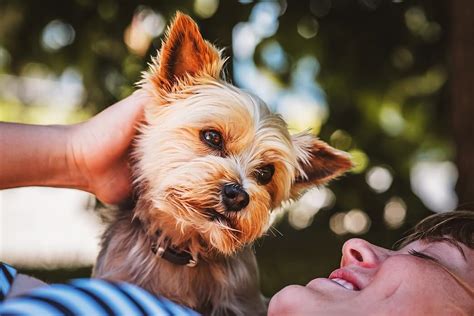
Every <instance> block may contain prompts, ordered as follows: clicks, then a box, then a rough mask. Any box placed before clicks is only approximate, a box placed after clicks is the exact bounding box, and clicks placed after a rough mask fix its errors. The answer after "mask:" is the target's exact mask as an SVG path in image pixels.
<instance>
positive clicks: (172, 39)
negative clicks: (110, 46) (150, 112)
mask: <svg viewBox="0 0 474 316" xmlns="http://www.w3.org/2000/svg"><path fill="white" fill-rule="evenodd" d="M222 64H223V61H222V59H221V57H220V54H219V51H218V50H217V49H216V48H215V47H214V46H213V45H212V44H210V43H209V42H207V41H206V40H204V39H203V38H202V35H201V33H200V32H199V28H198V26H197V24H196V22H194V21H193V19H191V18H190V17H189V16H187V15H185V14H183V13H181V12H178V13H177V14H176V17H175V18H174V20H173V22H172V23H171V25H170V26H169V28H168V30H167V32H166V38H165V40H164V41H163V44H162V47H161V50H160V52H159V54H158V56H157V57H156V60H154V65H153V66H152V69H151V70H150V72H149V73H148V79H149V80H151V82H152V83H154V84H155V86H156V87H157V88H158V89H164V90H168V91H170V90H173V87H174V86H175V85H177V84H178V83H179V82H180V81H181V80H183V79H186V78H188V77H189V76H191V77H193V76H202V75H206V76H211V77H213V78H216V79H218V78H219V76H220V72H221V69H222Z"/></svg>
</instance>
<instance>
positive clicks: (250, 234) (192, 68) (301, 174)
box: [94, 14, 351, 315]
mask: <svg viewBox="0 0 474 316" xmlns="http://www.w3.org/2000/svg"><path fill="white" fill-rule="evenodd" d="M167 34H168V35H167V39H166V40H165V41H164V43H163V47H162V50H161V51H160V53H159V56H158V57H157V58H156V60H155V61H154V64H153V65H152V66H151V69H150V71H149V72H147V73H146V74H145V76H144V79H143V80H142V82H141V89H143V90H144V91H145V93H147V94H148V95H149V97H150V102H149V104H148V105H147V107H146V111H145V117H146V122H145V123H144V124H143V125H142V126H141V128H140V136H139V137H138V138H137V140H136V150H135V152H134V158H135V161H136V163H135V165H134V171H135V183H136V185H137V187H138V190H139V201H138V203H137V206H136V207H135V209H134V210H133V212H128V213H124V214H122V215H120V216H119V217H118V218H117V219H116V220H115V222H114V223H113V224H112V225H111V226H110V227H109V229H108V230H107V232H106V233H105V235H104V237H103V243H102V250H101V253H100V254H99V258H98V261H97V264H96V267H95V270H94V274H95V276H97V277H101V278H106V279H111V280H124V281H128V282H132V283H135V284H138V285H140V286H142V287H143V288H145V289H147V290H149V291H150V292H152V293H154V294H156V295H163V296H165V297H167V298H169V299H171V300H173V301H175V302H177V303H180V304H184V305H186V306H189V307H191V308H194V309H196V310H198V311H200V312H203V313H205V314H212V315H226V314H231V315H256V314H264V313H265V304H264V302H263V300H262V297H261V295H260V293H259V290H258V288H259V287H258V271H257V266H256V261H255V256H254V254H253V253H252V250H251V245H252V243H253V242H254V241H255V240H256V239H257V238H258V237H260V236H262V234H263V233H264V232H265V229H266V228H267V227H268V222H269V217H270V212H271V209H272V208H274V207H277V206H279V205H280V204H281V203H282V202H283V201H285V200H288V199H289V198H290V197H292V196H294V195H295V194H298V192H301V191H302V190H305V189H307V188H309V187H311V186H314V185H319V184H321V183H323V182H327V181H328V180H329V179H331V178H333V177H335V176H338V175H340V174H341V173H342V172H343V171H345V170H346V169H348V168H349V167H350V166H351V164H350V161H349V159H348V158H347V157H346V156H345V155H344V154H341V153H339V152H337V151H336V150H334V149H332V148H331V147H329V146H328V145H326V144H324V143H323V142H321V141H319V140H317V139H316V138H315V137H314V136H311V135H310V134H308V133H303V134H300V135H296V136H293V137H292V136H290V135H289V133H288V130H287V127H286V124H285V122H284V121H283V120H282V119H281V117H280V116H278V115H276V114H273V113H271V112H270V111H269V110H268V108H267V106H266V105H265V104H264V103H263V101H261V100H260V99H259V98H258V97H256V96H253V95H251V94H248V93H246V92H243V91H242V90H240V89H237V88H235V87H234V86H232V85H230V84H229V83H226V82H225V81H223V80H222V79H221V77H220V75H221V72H222V65H223V63H224V61H223V60H222V59H221V57H220V55H219V53H218V50H217V49H216V48H215V47H213V46H212V45H211V44H209V43H208V42H206V41H204V40H203V39H202V37H201V35H200V34H199V31H198V29H197V26H196V24H195V23H194V22H193V21H192V20H191V19H190V18H189V17H187V16H185V15H182V14H178V15H177V17H176V18H175V20H174V22H173V23H172V26H171V27H170V29H169V30H168V32H167ZM191 48H192V49H191ZM209 129H212V130H216V131H219V132H220V133H221V134H222V137H223V140H224V149H223V150H222V151H221V152H220V151H216V149H212V148H210V147H209V146H208V145H207V144H205V143H204V142H203V141H202V140H201V138H200V133H201V131H202V130H209ZM267 164H273V166H274V167H275V173H274V175H273V178H272V180H271V181H270V183H268V184H266V185H260V184H259V183H258V182H257V180H256V178H255V172H256V170H257V169H258V168H261V167H262V166H264V165H267ZM228 183H239V184H241V185H242V187H243V188H244V189H245V191H246V192H247V193H248V195H249V197H250V203H249V204H248V205H247V206H246V207H245V208H244V209H242V210H241V211H238V212H229V211H226V209H225V207H224V205H223V203H222V201H221V192H222V187H223V186H224V185H225V184H228ZM208 209H213V210H215V211H216V212H218V213H220V214H222V215H224V216H225V220H223V219H217V220H216V219H214V220H213V219H211V218H210V217H209V214H208V213H207V212H206V210H208ZM157 231H160V232H161V234H160V235H159V236H157V235H156V232H157ZM154 242H157V243H158V244H159V245H163V246H166V245H173V247H175V248H177V249H181V250H186V251H189V252H190V253H191V254H192V255H193V257H194V258H197V259H198V260H199V262H198V265H197V266H196V267H187V266H179V265H175V264H172V263H170V262H168V261H166V260H163V259H161V258H159V257H157V256H155V255H154V254H153V252H152V251H151V245H152V243H154Z"/></svg>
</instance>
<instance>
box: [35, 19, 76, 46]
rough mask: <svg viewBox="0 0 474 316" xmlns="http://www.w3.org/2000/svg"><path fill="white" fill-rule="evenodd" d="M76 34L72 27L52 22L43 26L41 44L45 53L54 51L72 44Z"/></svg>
mask: <svg viewBox="0 0 474 316" xmlns="http://www.w3.org/2000/svg"><path fill="white" fill-rule="evenodd" d="M75 37H76V32H75V30H74V28H73V27H72V25H70V24H67V23H64V22H62V21H60V20H54V21H51V22H49V23H48V25H46V26H45V28H44V30H43V33H42V37H41V44H42V46H43V48H44V49H45V50H46V51H56V50H59V49H61V48H63V47H64V46H67V45H70V44H72V43H73V42H74V38H75Z"/></svg>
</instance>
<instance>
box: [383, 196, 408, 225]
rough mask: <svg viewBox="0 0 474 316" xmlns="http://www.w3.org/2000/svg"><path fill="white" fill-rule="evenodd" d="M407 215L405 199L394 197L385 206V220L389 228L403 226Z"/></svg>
mask: <svg viewBox="0 0 474 316" xmlns="http://www.w3.org/2000/svg"><path fill="white" fill-rule="evenodd" d="M406 215H407V206H406V204H405V202H404V201H403V199H401V198H399V197H393V198H391V199H390V200H389V201H388V202H387V204H385V208H384V210H383V219H384V221H385V224H386V225H387V226H388V227H389V228H391V229H396V228H399V227H400V226H402V225H403V223H404V222H405V217H406Z"/></svg>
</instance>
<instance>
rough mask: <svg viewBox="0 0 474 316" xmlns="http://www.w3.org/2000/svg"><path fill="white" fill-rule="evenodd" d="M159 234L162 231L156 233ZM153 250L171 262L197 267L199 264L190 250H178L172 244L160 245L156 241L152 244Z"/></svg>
mask: <svg viewBox="0 0 474 316" xmlns="http://www.w3.org/2000/svg"><path fill="white" fill-rule="evenodd" d="M156 234H157V235H158V236H159V235H161V232H159V231H158V232H157V233H156ZM151 251H152V252H153V253H154V254H155V255H157V256H158V257H160V258H163V259H165V260H167V261H169V262H171V263H174V264H177V265H180V266H184V265H186V266H188V267H191V268H192V267H195V266H196V265H197V262H198V260H197V258H194V257H193V256H192V255H191V253H190V252H189V251H186V250H184V251H177V250H176V249H175V248H174V247H172V246H164V247H163V246H158V244H157V243H156V242H154V243H152V244H151Z"/></svg>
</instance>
